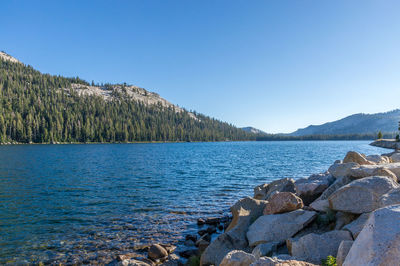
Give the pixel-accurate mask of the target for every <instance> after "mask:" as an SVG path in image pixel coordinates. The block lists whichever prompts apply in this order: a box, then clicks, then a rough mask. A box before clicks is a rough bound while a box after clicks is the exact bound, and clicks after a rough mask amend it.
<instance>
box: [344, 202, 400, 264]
mask: <svg viewBox="0 0 400 266" xmlns="http://www.w3.org/2000/svg"><path fill="white" fill-rule="evenodd" d="M399 220H400V205H392V206H388V207H385V208H381V209H378V210H376V211H374V212H372V213H371V214H370V216H369V219H368V221H367V223H366V224H365V226H364V228H363V230H362V231H361V233H360V234H359V235H358V237H357V239H356V240H355V241H354V243H353V245H352V247H351V249H350V251H349V253H348V254H347V257H346V259H345V261H344V263H343V265H345V266H353V265H399V258H400V223H399Z"/></svg>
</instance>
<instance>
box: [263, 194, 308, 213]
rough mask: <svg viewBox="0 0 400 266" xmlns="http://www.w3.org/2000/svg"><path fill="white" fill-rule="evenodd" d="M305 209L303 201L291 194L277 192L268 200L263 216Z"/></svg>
mask: <svg viewBox="0 0 400 266" xmlns="http://www.w3.org/2000/svg"><path fill="white" fill-rule="evenodd" d="M301 208H303V201H302V200H301V198H299V197H297V196H296V195H295V194H293V193H291V192H276V193H275V194H273V195H271V196H270V197H269V199H268V203H267V204H266V206H265V208H264V211H263V214H264V215H266V214H276V213H284V212H290V211H294V210H297V209H301Z"/></svg>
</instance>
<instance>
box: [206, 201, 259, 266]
mask: <svg viewBox="0 0 400 266" xmlns="http://www.w3.org/2000/svg"><path fill="white" fill-rule="evenodd" d="M266 203H267V202H266V201H263V200H256V199H253V198H249V197H248V198H244V199H241V200H239V201H238V202H237V203H235V205H233V206H232V207H231V212H232V214H233V219H232V222H231V223H230V225H229V227H228V228H227V229H226V231H225V233H223V234H221V235H219V236H218V237H217V238H216V239H215V240H214V241H213V242H211V243H210V245H208V247H207V248H206V249H205V250H204V252H203V254H202V255H201V259H200V263H201V265H219V264H220V263H221V261H222V259H223V258H224V257H225V255H226V254H228V253H229V252H230V251H232V250H246V249H247V248H248V242H247V239H246V232H247V229H248V228H249V225H250V224H251V222H253V221H255V220H256V219H257V218H258V217H259V216H261V215H262V212H263V210H264V208H265V205H266Z"/></svg>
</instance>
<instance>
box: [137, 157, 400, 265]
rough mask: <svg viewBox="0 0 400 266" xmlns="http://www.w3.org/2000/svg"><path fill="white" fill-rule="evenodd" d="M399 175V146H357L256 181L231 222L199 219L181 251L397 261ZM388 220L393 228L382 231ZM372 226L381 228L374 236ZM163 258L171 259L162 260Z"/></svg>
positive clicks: (287, 260) (219, 257)
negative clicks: (294, 173)
mask: <svg viewBox="0 0 400 266" xmlns="http://www.w3.org/2000/svg"><path fill="white" fill-rule="evenodd" d="M399 180H400V153H399V152H393V153H388V154H382V155H369V156H365V155H363V154H360V153H357V152H352V151H350V152H348V153H347V155H346V156H345V158H344V159H343V160H337V161H335V163H334V164H333V165H331V166H330V167H329V169H328V170H327V171H326V172H324V173H320V174H313V175H311V176H310V177H308V178H301V179H298V180H293V179H289V178H283V179H279V180H275V181H272V182H270V183H266V184H262V185H259V186H257V187H255V188H254V196H252V197H251V196H249V197H246V198H243V199H240V200H239V201H238V202H237V203H235V204H234V205H233V206H232V207H231V213H232V218H228V220H224V222H225V223H224V224H223V225H221V224H219V222H220V221H221V220H220V219H221V218H218V217H209V218H205V219H199V220H198V223H197V224H198V226H199V231H198V236H191V235H187V236H186V237H185V239H186V241H185V244H186V243H187V242H188V245H187V246H188V250H187V252H186V253H185V252H180V253H179V255H180V256H182V257H184V258H187V259H188V260H187V261H186V262H184V263H185V265H202V266H203V265H223V266H231V265H243V266H256V265H266V266H267V265H268V266H269V265H283V264H282V263H284V265H305V266H312V265H321V264H323V265H334V264H333V262H335V263H337V265H365V264H368V263H371V262H372V260H374V262H373V263H376V262H379V263H380V264H382V263H383V264H385V265H390V262H395V261H396V260H398V258H397V257H396V254H397V253H396V251H395V250H400V246H399V245H398V244H396V243H397V242H396V239H397V236H399V235H400V225H398V223H397V220H396V218H400V196H397V195H400V184H399V183H398V181H399ZM370 195H374V197H377V198H376V199H373V198H371V196H370ZM360 198H361V199H362V200H361V201H360ZM382 215H383V218H379V217H381V216H382ZM368 218H370V219H368ZM227 221H229V222H227ZM387 223H390V226H391V227H390V228H391V230H390V233H389V235H387V232H386V235H385V237H380V235H381V234H382V233H379V234H378V232H380V231H379V230H387ZM204 225H207V227H206V228H205V229H204ZM216 226H218V227H220V229H221V231H220V232H217V231H216ZM371 228H372V229H371ZM371 230H372V231H374V230H376V231H378V232H377V233H376V235H375V237H374V238H373V239H370V238H366V237H365V236H366V235H368V234H370V233H371ZM213 234H217V237H216V238H215V235H214V237H213V240H212V241H211V238H212V236H213ZM393 241H394V242H393ZM193 244H194V246H195V247H196V248H194V249H193V248H190V247H192V246H193ZM382 246H383V248H382ZM150 249H151V247H150ZM370 254H375V256H372V257H371V256H370ZM170 256H171V255H168V258H170ZM149 257H150V255H149ZM162 259H167V258H160V257H159V258H157V259H156V262H158V260H162ZM329 262H331V263H332V264H325V263H329ZM171 263H172V264H171ZM237 263H239V264H237ZM132 265H133V264H132ZM162 265H182V260H179V258H178V257H174V256H172V257H171V262H169V261H168V260H167V261H166V262H165V263H163V264H162ZM335 265H336V264H335Z"/></svg>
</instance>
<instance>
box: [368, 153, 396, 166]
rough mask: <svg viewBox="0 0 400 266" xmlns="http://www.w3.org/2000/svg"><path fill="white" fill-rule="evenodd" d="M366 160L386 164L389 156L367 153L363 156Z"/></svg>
mask: <svg viewBox="0 0 400 266" xmlns="http://www.w3.org/2000/svg"><path fill="white" fill-rule="evenodd" d="M365 158H366V159H367V160H368V161H370V162H374V163H376V164H386V163H390V161H391V160H390V158H389V157H387V156H381V155H377V154H376V155H368V156H366V157H365Z"/></svg>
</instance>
